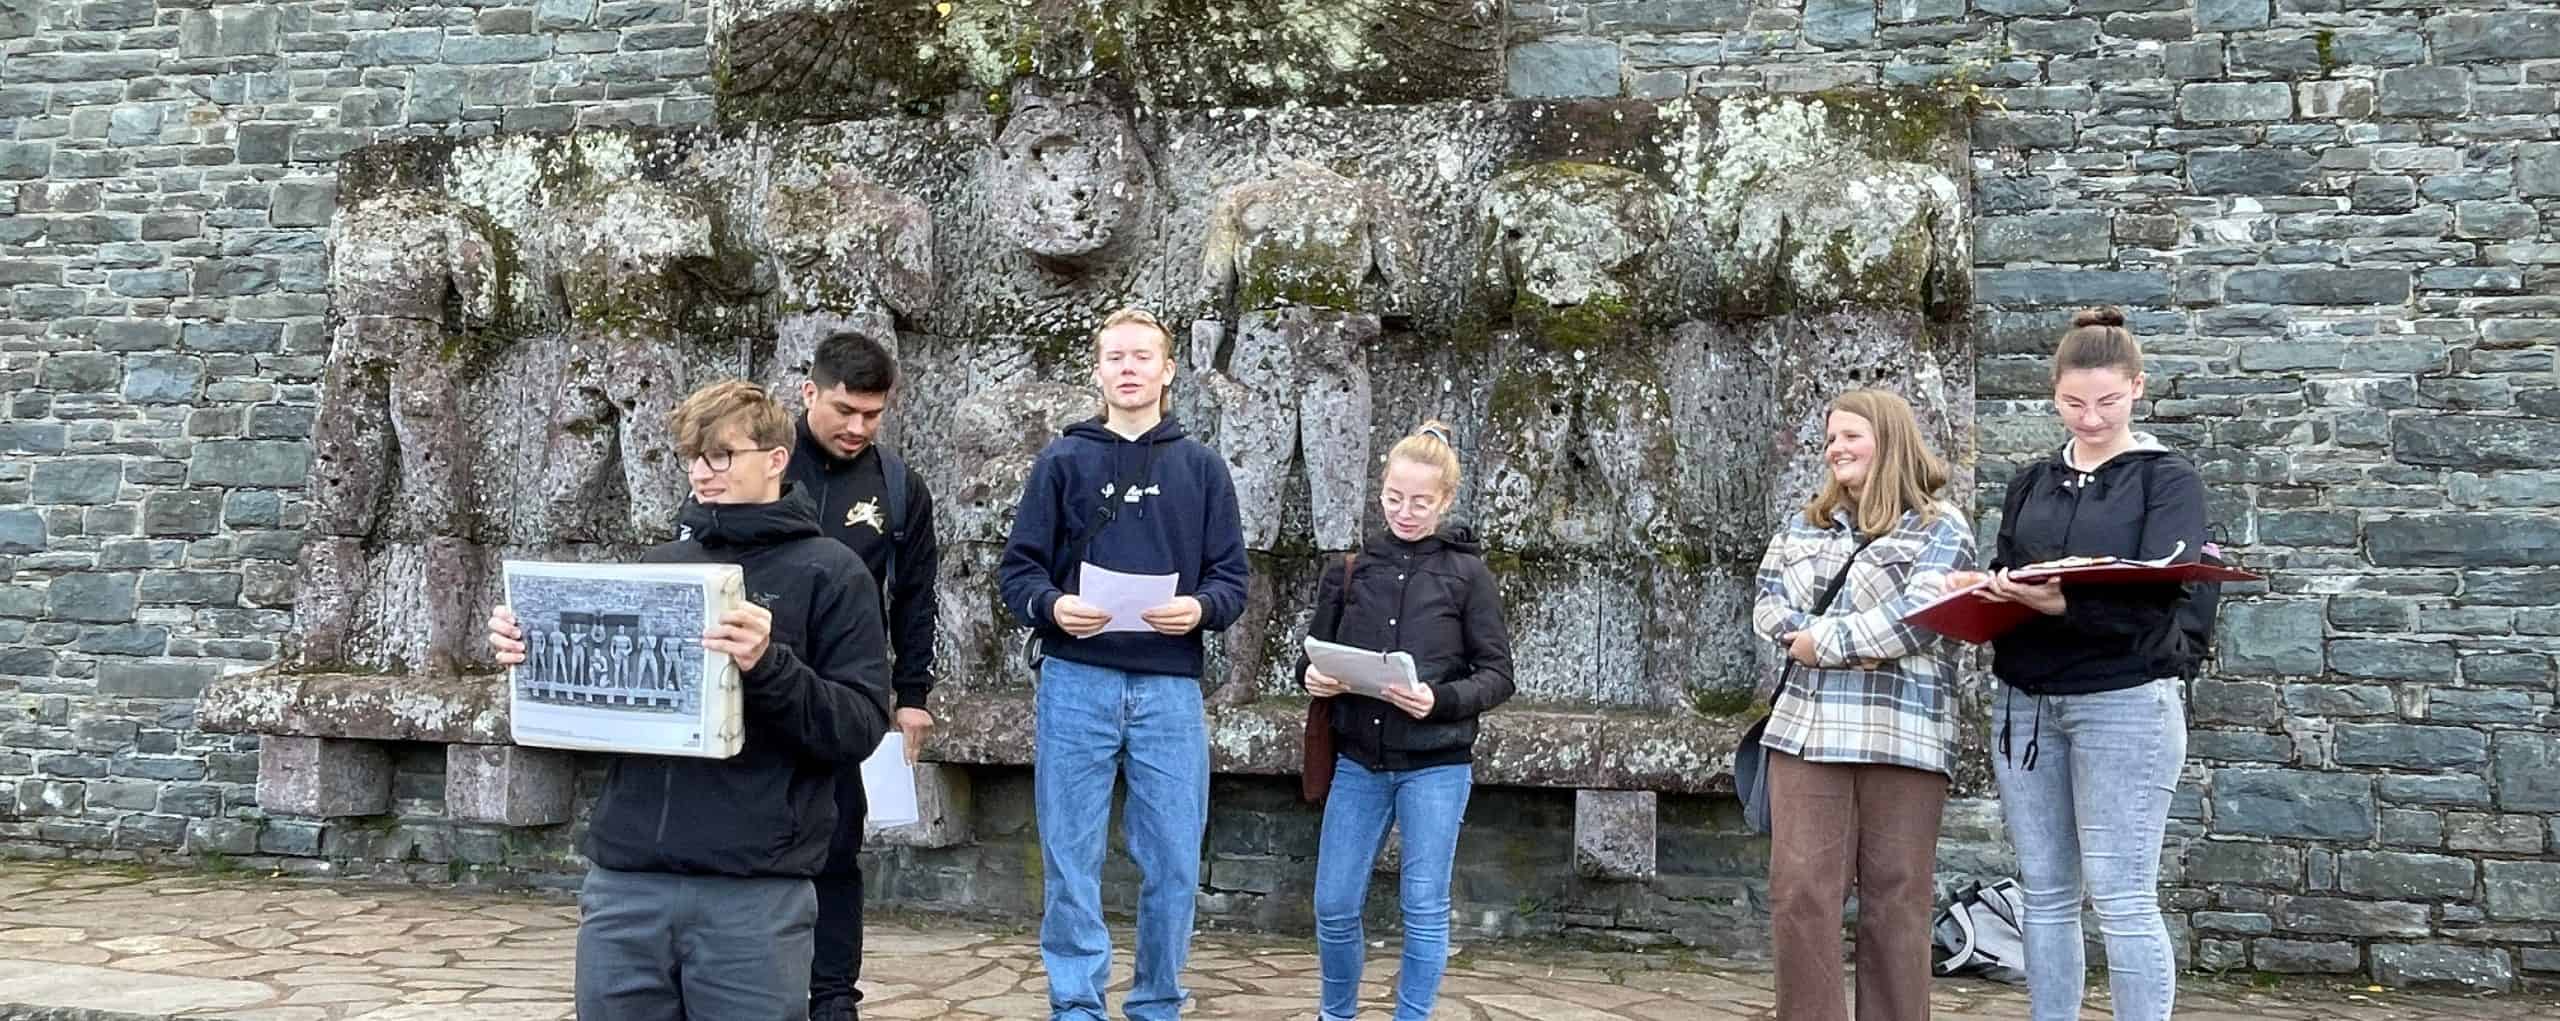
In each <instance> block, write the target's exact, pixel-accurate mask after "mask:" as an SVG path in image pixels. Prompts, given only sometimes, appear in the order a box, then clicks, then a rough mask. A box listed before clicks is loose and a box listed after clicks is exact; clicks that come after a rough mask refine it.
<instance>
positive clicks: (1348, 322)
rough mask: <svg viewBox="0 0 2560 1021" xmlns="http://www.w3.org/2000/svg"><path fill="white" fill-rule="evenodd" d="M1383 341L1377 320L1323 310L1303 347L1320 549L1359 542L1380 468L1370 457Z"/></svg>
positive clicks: (1304, 448) (1304, 414)
mask: <svg viewBox="0 0 2560 1021" xmlns="http://www.w3.org/2000/svg"><path fill="white" fill-rule="evenodd" d="M1377 341H1378V318H1377V317H1376V316H1372V315H1367V314H1351V315H1341V316H1336V315H1332V314H1326V315H1325V316H1324V317H1322V318H1319V319H1317V320H1316V321H1315V322H1313V323H1311V324H1309V328H1308V334H1307V336H1306V337H1304V338H1303V346H1301V347H1300V348H1299V350H1301V351H1304V352H1307V353H1308V355H1307V357H1306V358H1304V359H1303V360H1302V361H1301V363H1300V365H1301V367H1302V368H1303V370H1304V371H1303V373H1302V379H1303V381H1304V382H1303V384H1302V385H1301V386H1300V387H1299V390H1298V429H1299V445H1298V449H1299V452H1300V457H1301V458H1302V459H1303V460H1304V461H1305V462H1306V466H1307V492H1308V500H1309V502H1310V503H1311V504H1312V505H1313V510H1314V520H1315V532H1316V535H1315V539H1316V548H1317V549H1320V550H1326V551H1338V550H1347V549H1351V548H1353V547H1355V546H1358V545H1359V543H1360V522H1361V519H1362V517H1363V516H1364V515H1363V513H1362V508H1363V506H1364V504H1365V503H1366V501H1367V499H1368V493H1369V480H1370V478H1371V476H1373V475H1374V474H1375V473H1376V471H1377V465H1376V464H1375V463H1373V462H1372V461H1371V460H1370V458H1369V430H1370V420H1371V413H1370V395H1369V348H1370V347H1372V346H1374V345H1375V344H1376V343H1377Z"/></svg>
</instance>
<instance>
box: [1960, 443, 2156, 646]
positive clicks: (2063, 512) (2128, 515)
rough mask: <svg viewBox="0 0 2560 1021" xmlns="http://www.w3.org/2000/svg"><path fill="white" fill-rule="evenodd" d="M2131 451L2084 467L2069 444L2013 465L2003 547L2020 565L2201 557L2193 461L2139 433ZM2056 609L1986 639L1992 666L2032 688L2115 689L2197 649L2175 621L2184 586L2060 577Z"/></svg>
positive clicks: (2002, 564) (2011, 562)
mask: <svg viewBox="0 0 2560 1021" xmlns="http://www.w3.org/2000/svg"><path fill="white" fill-rule="evenodd" d="M2135 439H2136V444H2135V446H2134V448H2133V449H2131V450H2128V451H2125V452H2124V453H2121V454H2117V455H2116V456H2114V457H2112V458H2109V459H2108V460H2107V462H2106V463H2105V464H2101V465H2098V466H2097V467H2095V468H2094V469H2091V470H2088V471H2083V470H2081V469H2079V468H2077V467H2075V466H2073V465H2072V464H2071V463H2070V461H2069V460H2068V459H2067V458H2068V455H2069V451H2070V445H2069V444H2065V445H2064V446H2063V449H2062V450H2061V451H2059V452H2056V453H2055V454H2054V456H2052V457H2049V458H2046V459H2045V460H2042V461H2038V462H2036V463H2034V464H2031V465H2028V466H2027V467H2025V468H2023V469H2020V470H2019V472H2018V474H2017V476H2016V477H2015V478H2012V479H2010V480H2009V493H2008V497H2007V498H2006V499H2005V500H2003V501H2002V503H2001V514H2000V546H1999V550H1998V553H1999V556H1998V558H1997V559H1995V560H1993V561H1992V563H1991V566H1992V567H1993V568H1994V569H1998V568H2015V567H2024V566H2026V565H2029V564H2035V563H2041V562H2043V561H2047V560H2055V559H2059V558H2062V557H2099V556H2110V557H2121V558H2124V559H2128V560H2157V559H2161V558H2163V557H2168V556H2170V555H2171V554H2173V553H2174V554H2176V557H2177V559H2178V560H2179V561H2191V560H2195V559H2198V558H2199V557H2200V556H2202V551H2203V548H2204V543H2205V504H2204V478H2203V476H2201V475H2199V474H2197V472H2196V468H2195V465H2194V464H2192V463H2190V462H2188V460H2187V459H2186V458H2184V457H2182V456H2179V455H2178V454H2177V453H2175V452H2173V451H2171V450H2169V449H2168V448H2166V447H2163V446H2161V445H2160V444H2159V443H2158V442H2157V441H2155V440H2153V439H2152V438H2151V437H2150V436H2147V435H2143V434H2136V436H2135ZM2063 598H2064V605H2065V610H2064V612H2063V614H2062V615H2061V616H2042V615H2039V616H2037V617H2035V618H2033V619H2030V620H2028V621H2027V622H2026V623H2024V624H2021V625H2019V626H2018V628H2017V629H2016V630H2013V631H2011V632H2009V633H2008V634H2006V635H2003V636H2001V637H2000V638H1999V639H1997V640H1995V641H1994V642H1993V643H1992V650H1993V652H1994V653H1995V658H1994V660H1993V663H1992V672H1993V673H1994V674H1996V675H1998V676H1999V678H2000V680H2001V681H2002V682H2003V683H2006V684H2008V685H2010V686H2011V687H2014V688H2016V689H2018V690H2019V691H2021V692H2025V693H2027V694H2031V695H2082V694H2090V693H2093V692H2100V691H2115V690H2119V689H2123V688H2131V687H2135V686H2137V685H2141V684H2144V683H2148V682H2150V681H2152V680H2155V679H2157V678H2162V677H2178V676H2183V675H2185V674H2186V673H2188V671H2189V670H2190V668H2192V667H2193V666H2195V664H2196V663H2197V662H2198V661H2199V659H2200V658H2201V657H2202V656H2203V654H2204V650H2202V649H2192V648H2188V646H2187V642H2186V641H2185V640H2184V638H2183V636H2182V632H2181V631H2180V629H2179V627H2178V608H2179V605H2180V604H2181V603H2182V602H2183V601H2184V600H2185V599H2186V590H2185V588H2184V587H2183V586H2180V585H2175V584H2169V585H2073V584H2068V583H2065V584H2064V585H2063Z"/></svg>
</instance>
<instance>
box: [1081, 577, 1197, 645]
mask: <svg viewBox="0 0 2560 1021" xmlns="http://www.w3.org/2000/svg"><path fill="white" fill-rule="evenodd" d="M1181 580H1182V577H1181V576H1180V575H1174V574H1122V573H1120V572H1118V571H1114V570H1112V569H1110V568H1108V567H1095V566H1094V565H1093V564H1091V563H1085V564H1080V565H1078V566H1077V571H1076V598H1078V599H1082V600H1084V601H1085V602H1087V603H1091V604H1093V605H1094V606H1095V607H1097V608H1099V609H1101V610H1102V612H1104V613H1108V614H1110V615H1111V623H1109V624H1105V625H1103V626H1102V630H1103V631H1104V632H1105V633H1108V632H1112V631H1153V630H1155V629H1154V628H1151V627H1148V626H1147V622H1146V619H1145V618H1143V617H1141V616H1139V614H1142V613H1145V612H1147V611H1148V610H1152V609H1155V608H1156V607H1159V606H1163V605H1164V604H1166V603H1170V602H1172V601H1173V587H1174V584H1175V583H1177V582H1179V581H1181Z"/></svg>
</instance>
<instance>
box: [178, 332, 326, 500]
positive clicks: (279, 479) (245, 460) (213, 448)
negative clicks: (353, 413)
mask: <svg viewBox="0 0 2560 1021" xmlns="http://www.w3.org/2000/svg"><path fill="white" fill-rule="evenodd" d="M194 332H195V331H194V329H193V328H192V327H190V328H189V330H188V333H189V335H190V336H192V335H193V334H194ZM310 476H311V447H310V445H309V444H305V443H290V442H283V441H275V440H212V441H208V442H205V443H199V444H196V448H195V456H194V458H192V459H191V460H190V461H189V462H188V465H187V482H188V483H189V484H191V485H212V486H275V487H292V486H301V485H303V484H304V483H305V482H306V481H307V480H309V478H310Z"/></svg>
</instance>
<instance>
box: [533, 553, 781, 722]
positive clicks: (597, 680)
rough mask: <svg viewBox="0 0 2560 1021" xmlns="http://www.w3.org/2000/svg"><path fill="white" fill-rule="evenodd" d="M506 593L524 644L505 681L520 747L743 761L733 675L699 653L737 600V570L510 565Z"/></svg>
mask: <svg viewBox="0 0 2560 1021" xmlns="http://www.w3.org/2000/svg"><path fill="white" fill-rule="evenodd" d="M506 583H507V605H508V607H510V608H511V609H513V610H514V611H515V615H516V622H517V624H518V626H520V627H522V628H523V629H524V642H525V660H524V662H523V663H522V664H519V665H517V666H516V667H515V668H514V669H513V670H512V671H511V672H510V678H509V679H510V682H511V686H512V688H513V690H514V696H513V700H512V702H513V705H512V712H513V718H512V727H513V737H514V740H515V742H516V743H517V744H521V745H531V746H534V747H539V748H571V749H578V750H582V751H609V752H630V753H637V754H645V755H688V756H699V757H703V758H715V759H720V758H728V757H729V756H732V755H736V754H737V753H738V747H739V744H740V742H741V740H742V739H743V737H744V734H743V732H742V729H741V727H740V725H739V698H738V669H737V665H736V664H735V663H732V662H730V660H729V657H727V656H724V655H720V654H717V653H712V652H709V651H707V650H705V649H703V647H702V633H703V632H704V631H705V630H706V629H708V628H709V627H710V626H711V625H712V624H713V623H715V622H717V621H718V620H719V618H720V615H721V614H722V613H725V612H727V611H728V610H729V609H730V608H731V607H733V606H736V605H738V603H739V602H740V601H741V600H742V599H743V598H744V596H743V590H744V580H743V576H742V575H741V574H740V572H739V570H738V568H737V566H736V565H733V564H579V563H552V562H541V561H526V560H510V561H507V564H506Z"/></svg>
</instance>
